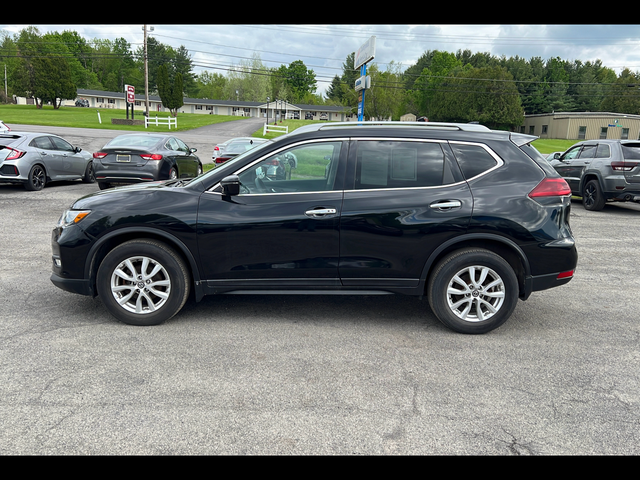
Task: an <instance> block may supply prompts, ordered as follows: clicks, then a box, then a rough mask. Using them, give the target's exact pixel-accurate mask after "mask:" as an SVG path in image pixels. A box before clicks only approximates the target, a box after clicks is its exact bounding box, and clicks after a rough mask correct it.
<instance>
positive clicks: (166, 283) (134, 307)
mask: <svg viewBox="0 0 640 480" xmlns="http://www.w3.org/2000/svg"><path fill="white" fill-rule="evenodd" d="M190 284H191V282H190V277H189V272H188V269H187V267H186V264H185V262H184V260H183V259H182V258H181V257H180V255H178V254H177V253H176V252H175V251H174V250H173V249H172V248H170V247H169V246H168V245H166V244H164V243H162V242H159V241H156V240H151V239H139V240H131V241H128V242H125V243H123V244H121V245H119V246H117V247H115V248H114V249H113V250H111V251H110V252H109V253H108V254H107V256H106V257H105V258H104V260H103V261H102V263H101V264H100V268H99V269H98V275H97V289H98V295H99V296H100V298H101V299H102V301H103V302H104V304H105V307H106V308H107V310H109V312H110V313H111V314H112V315H113V316H114V317H116V318H117V319H118V320H120V321H122V322H124V323H127V324H129V325H139V326H146V325H158V324H160V323H162V322H164V321H166V320H168V319H170V318H171V317H173V316H174V315H175V314H176V313H178V312H179V311H180V309H181V308H182V307H183V305H184V303H185V302H186V300H187V297H188V296H189V289H190Z"/></svg>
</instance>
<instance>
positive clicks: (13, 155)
mask: <svg viewBox="0 0 640 480" xmlns="http://www.w3.org/2000/svg"><path fill="white" fill-rule="evenodd" d="M9 150H11V153H10V154H9V156H8V157H7V158H5V160H17V159H19V158H21V157H23V156H24V154H25V152H23V151H22V150H16V149H15V148H9Z"/></svg>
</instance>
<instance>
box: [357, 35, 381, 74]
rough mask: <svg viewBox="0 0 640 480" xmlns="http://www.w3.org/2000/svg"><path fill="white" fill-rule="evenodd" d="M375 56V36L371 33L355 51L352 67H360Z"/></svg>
mask: <svg viewBox="0 0 640 480" xmlns="http://www.w3.org/2000/svg"><path fill="white" fill-rule="evenodd" d="M375 56H376V36H375V35H373V36H371V37H370V38H369V40H367V41H366V42H365V43H364V44H363V45H362V46H361V47H360V48H359V49H358V52H357V53H356V56H355V58H354V63H353V69H354V70H356V69H358V68H360V67H361V66H362V65H364V64H365V63H369V62H370V61H371V60H373V58H374V57H375Z"/></svg>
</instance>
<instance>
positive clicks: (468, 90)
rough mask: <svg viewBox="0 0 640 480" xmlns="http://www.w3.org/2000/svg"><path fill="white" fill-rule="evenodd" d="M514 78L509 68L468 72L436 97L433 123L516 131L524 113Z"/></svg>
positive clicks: (466, 70) (497, 67) (480, 69)
mask: <svg viewBox="0 0 640 480" xmlns="http://www.w3.org/2000/svg"><path fill="white" fill-rule="evenodd" d="M512 80H513V77H512V76H511V74H510V73H509V72H507V71H506V69H505V68H503V67H499V66H490V67H482V68H465V69H463V70H460V71H458V72H457V74H456V76H455V78H453V79H450V80H449V81H448V86H449V88H448V89H447V91H443V92H440V94H439V95H438V96H436V97H434V101H433V105H432V111H433V117H434V118H433V120H436V121H442V122H472V121H477V122H479V123H481V124H483V125H486V126H488V127H490V128H496V129H507V130H510V129H514V128H516V127H519V126H520V125H522V122H523V120H524V112H523V109H522V106H521V103H520V95H519V94H518V89H517V88H516V86H515V84H514V83H513V81H512Z"/></svg>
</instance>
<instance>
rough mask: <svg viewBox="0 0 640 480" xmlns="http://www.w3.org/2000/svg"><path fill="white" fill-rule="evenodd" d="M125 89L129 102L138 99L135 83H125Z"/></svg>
mask: <svg viewBox="0 0 640 480" xmlns="http://www.w3.org/2000/svg"><path fill="white" fill-rule="evenodd" d="M124 90H125V92H126V94H127V102H129V103H134V102H135V101H136V87H134V86H133V85H125V86H124Z"/></svg>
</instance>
